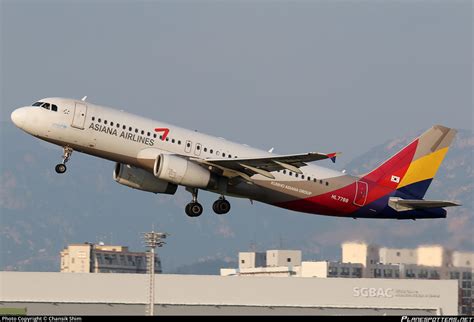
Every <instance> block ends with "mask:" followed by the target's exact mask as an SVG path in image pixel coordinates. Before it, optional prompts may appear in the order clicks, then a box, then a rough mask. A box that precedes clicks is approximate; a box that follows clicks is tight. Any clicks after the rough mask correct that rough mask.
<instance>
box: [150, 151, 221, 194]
mask: <svg viewBox="0 0 474 322" xmlns="http://www.w3.org/2000/svg"><path fill="white" fill-rule="evenodd" d="M153 174H154V175H155V177H157V178H158V179H161V180H165V181H168V182H171V183H174V184H179V185H183V186H187V187H192V188H208V187H209V186H213V185H214V184H213V183H214V182H215V180H214V176H213V175H212V174H211V172H210V171H209V170H207V169H205V168H203V167H201V166H200V165H198V164H196V163H194V162H192V161H189V160H187V159H185V158H182V157H180V156H177V155H173V154H160V155H159V156H158V157H157V158H156V160H155V165H154V167H153Z"/></svg>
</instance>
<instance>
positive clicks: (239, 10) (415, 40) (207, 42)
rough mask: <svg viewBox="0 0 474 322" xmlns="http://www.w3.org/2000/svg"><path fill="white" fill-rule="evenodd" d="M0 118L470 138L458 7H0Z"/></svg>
mask: <svg viewBox="0 0 474 322" xmlns="http://www.w3.org/2000/svg"><path fill="white" fill-rule="evenodd" d="M1 8H2V10H1V12H2V13H1V26H2V41H1V44H2V47H1V52H2V59H1V61H2V86H1V87H2V95H1V103H2V104H1V105H2V113H1V116H2V120H6V121H9V114H10V112H11V111H12V110H13V109H14V108H15V107H17V106H21V105H25V104H29V103H31V102H33V101H35V100H36V99H38V98H42V97H47V96H65V97H77V98H81V97H82V96H84V95H88V97H89V100H90V101H91V102H96V103H100V104H103V105H108V106H114V107H120V108H122V109H125V110H130V111H133V112H135V113H137V114H141V115H144V116H148V117H152V118H155V119H161V120H164V121H167V122H170V123H172V124H176V125H181V126H185V127H190V128H195V129H198V130H200V131H202V132H207V133H210V134H214V135H218V136H223V137H226V138H228V139H232V140H235V141H239V142H242V143H247V144H251V145H256V146H257V147H261V148H270V147H272V146H275V152H276V153H278V152H280V153H291V152H301V151H309V150H316V151H327V152H331V151H342V152H344V153H345V155H344V156H343V158H345V160H346V161H348V160H350V159H351V158H352V157H354V156H356V155H357V154H358V153H359V152H360V151H365V150H366V149H368V148H370V147H372V146H373V145H375V144H378V143H381V142H382V141H383V140H385V139H388V138H391V137H394V136H396V135H398V134H403V133H406V132H410V131H418V130H419V129H423V128H428V127H430V126H431V125H432V124H434V123H442V124H446V125H448V126H451V127H457V128H465V129H470V128H472V123H473V118H472V46H471V45H472V25H471V18H472V8H471V2H470V1H437V2H432V1H416V2H408V1H407V2H405V1H335V2H334V1H291V2H290V1H144V2H143V1H119V2H112V1H8V0H4V1H2V6H1Z"/></svg>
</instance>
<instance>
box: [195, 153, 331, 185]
mask: <svg viewBox="0 0 474 322" xmlns="http://www.w3.org/2000/svg"><path fill="white" fill-rule="evenodd" d="M339 154H340V153H329V154H325V153H319V152H309V153H302V154H289V155H276V156H268V157H259V158H233V159H199V158H192V160H193V161H196V162H199V163H202V164H206V165H209V166H214V167H216V168H219V169H221V170H222V171H223V175H224V176H228V177H235V176H241V177H243V178H244V179H246V180H247V181H251V179H250V177H251V176H253V175H254V174H261V175H263V176H265V177H267V178H271V179H274V176H273V175H272V174H271V173H270V172H272V171H278V170H284V169H286V170H289V171H293V172H296V173H300V174H301V173H302V172H301V170H300V169H299V168H300V167H303V166H305V165H307V164H306V163H307V162H312V161H318V160H324V159H331V160H332V161H333V162H335V160H336V156H338V155H339Z"/></svg>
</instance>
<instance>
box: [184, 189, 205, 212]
mask: <svg viewBox="0 0 474 322" xmlns="http://www.w3.org/2000/svg"><path fill="white" fill-rule="evenodd" d="M188 191H190V192H191V194H192V195H193V200H192V201H191V202H190V203H188V204H187V205H186V208H185V209H184V211H185V212H186V215H188V216H189V217H198V216H200V215H201V214H202V211H203V208H202V205H201V204H200V203H199V202H198V201H197V195H198V189H197V188H192V189H191V190H188Z"/></svg>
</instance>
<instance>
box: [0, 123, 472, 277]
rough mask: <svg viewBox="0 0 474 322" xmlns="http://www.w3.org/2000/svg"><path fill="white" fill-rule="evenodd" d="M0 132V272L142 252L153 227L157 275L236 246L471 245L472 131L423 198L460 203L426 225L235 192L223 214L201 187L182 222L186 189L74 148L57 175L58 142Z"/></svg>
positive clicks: (384, 152)
mask: <svg viewBox="0 0 474 322" xmlns="http://www.w3.org/2000/svg"><path fill="white" fill-rule="evenodd" d="M3 125H4V126H3ZM0 134H1V141H0V142H1V149H0V152H1V154H0V214H1V216H0V221H1V222H0V270H22V271H23V270H25V271H26V270H28V271H57V270H59V252H60V250H61V249H62V248H63V247H65V246H66V245H67V244H69V243H79V242H86V241H87V242H99V241H104V242H106V243H116V244H121V245H128V246H130V249H131V250H137V251H138V250H143V249H144V247H143V243H142V241H141V233H142V232H145V231H149V230H151V229H152V227H153V226H154V228H155V230H159V231H166V232H168V233H170V237H169V238H168V239H167V244H166V245H165V246H164V247H163V248H160V249H159V250H158V252H159V254H160V256H161V257H162V262H163V269H164V271H165V272H184V273H193V272H194V273H198V272H204V273H206V272H216V270H217V268H218V267H216V266H217V265H224V266H227V267H229V266H231V265H229V264H228V262H229V261H230V260H229V258H232V259H236V258H237V253H238V252H239V251H245V250H248V249H255V248H256V249H257V250H266V249H272V248H273V249H274V248H287V249H301V250H302V251H303V254H304V257H305V258H308V259H309V258H311V259H336V258H338V257H339V253H340V250H339V249H340V244H341V243H342V242H344V241H346V240H348V239H359V240H365V241H368V242H376V243H379V244H381V245H387V246H391V247H413V246H416V245H418V244H426V243H439V244H444V245H446V246H449V247H453V248H458V249H465V250H473V249H474V245H473V244H474V243H473V240H472V231H473V230H474V220H473V203H472V195H473V155H472V151H473V145H474V137H473V134H472V132H471V131H459V134H458V136H457V138H456V141H455V143H454V146H453V147H452V149H450V151H449V152H448V155H447V157H446V160H445V162H444V163H443V164H442V166H441V168H440V171H439V174H438V176H437V177H436V179H435V180H434V181H433V184H432V185H431V188H430V190H429V191H428V194H427V197H428V198H442V199H453V200H457V201H460V202H461V203H462V204H463V207H458V208H452V209H450V210H449V213H448V218H447V219H446V220H444V219H440V220H427V221H423V220H418V221H411V220H410V221H396V220H394V221H390V220H380V221H378V220H353V219H341V218H332V217H324V216H313V215H307V214H300V213H296V212H291V211H287V210H284V209H279V208H275V207H271V206H268V205H264V204H260V203H254V204H253V205H251V204H250V202H249V201H248V200H241V199H235V198H230V200H231V203H232V210H231V212H230V213H229V214H228V215H225V216H217V215H215V214H213V213H212V210H211V205H212V202H213V201H214V200H215V198H216V195H213V194H211V193H207V192H202V193H200V201H201V203H202V204H203V205H204V207H205V210H204V211H205V212H204V214H203V215H202V216H201V217H199V218H188V217H187V216H186V215H185V214H184V210H183V208H184V205H185V204H186V203H187V202H188V201H189V200H190V194H189V193H188V192H186V191H184V189H181V188H180V189H179V190H178V192H177V193H176V195H175V196H161V195H154V194H151V193H147V192H140V191H137V190H133V189H129V188H127V187H124V186H121V185H119V184H117V183H115V182H114V181H113V179H112V171H113V167H114V164H113V163H112V162H109V161H104V160H100V159H97V158H93V157H90V156H86V155H82V154H79V153H73V155H72V158H71V161H70V162H69V163H68V171H67V173H66V174H64V175H57V174H56V173H55V172H54V165H55V164H57V163H58V162H59V161H60V160H61V154H62V151H61V150H60V149H59V148H57V147H54V146H52V145H50V144H47V143H44V142H40V141H38V140H35V139H34V138H32V137H31V136H28V135H26V134H24V133H22V132H21V131H20V130H18V129H16V128H14V127H13V126H12V125H10V124H9V123H8V122H6V123H5V122H2V127H1V128H0ZM414 136H415V135H410V136H404V137H400V138H396V139H393V140H390V141H388V142H386V143H384V144H381V145H379V146H376V147H374V148H373V149H371V150H370V151H368V152H366V153H364V154H362V155H361V156H359V157H357V158H355V159H354V160H353V161H351V162H349V163H348V164H346V165H345V166H344V169H346V170H347V171H348V172H349V173H354V174H360V173H363V172H365V171H367V170H368V169H370V168H371V167H373V166H375V165H376V164H378V163H380V162H382V161H383V160H384V159H386V158H387V157H388V156H390V155H391V154H393V153H394V152H395V151H396V150H397V149H399V148H400V147H401V146H403V145H404V144H406V143H408V141H409V140H411V139H412V138H413V137H414ZM321 165H323V166H328V167H331V166H332V163H330V162H327V163H326V161H322V162H321ZM222 261H224V262H222ZM217 272H218V270H217Z"/></svg>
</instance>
